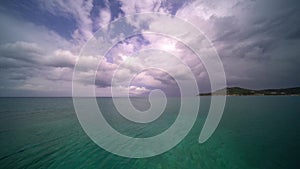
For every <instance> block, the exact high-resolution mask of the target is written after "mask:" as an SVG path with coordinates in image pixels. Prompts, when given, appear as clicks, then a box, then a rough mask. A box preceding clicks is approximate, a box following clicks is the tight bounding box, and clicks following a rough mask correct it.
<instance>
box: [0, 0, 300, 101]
mask: <svg viewBox="0 0 300 169" xmlns="http://www.w3.org/2000/svg"><path fill="white" fill-rule="evenodd" d="M147 12H155V13H161V14H168V15H172V16H175V17H178V18H181V19H183V20H185V21H187V22H189V23H191V24H192V25H194V26H196V27H197V28H198V29H199V30H201V32H202V33H203V34H204V35H205V37H206V38H207V39H209V41H210V42H211V44H212V45H213V47H214V48H215V49H216V51H217V52H218V54H219V57H220V59H221V61H222V64H223V67H224V71H225V74H226V82H227V85H228V86H229V87H233V86H239V87H244V88H251V89H266V88H286V87H296V86H300V76H299V73H300V66H299V65H300V56H299V54H300V19H299V18H300V1H298V0H186V1H184V0H145V1H138V0H136V1H135V0H131V1H128V0H111V1H106V0H100V1H98V0H64V1H61V0H48V1H46V0H45V1H43V0H27V1H21V0H19V1H18V0H2V1H1V2H0V76H1V81H0V96H3V97H5V96H10V97H14V96H27V97H30V96H72V80H73V72H74V68H75V65H76V63H77V61H78V59H79V57H81V59H82V60H83V62H84V64H85V65H86V68H84V69H82V70H81V72H80V77H78V78H80V79H79V80H78V81H77V82H76V83H80V84H78V85H81V90H82V93H83V94H84V91H85V87H86V86H94V87H95V91H96V94H97V96H111V89H112V86H113V84H112V78H113V76H114V74H115V73H116V71H117V72H118V73H117V74H118V76H116V81H117V82H120V83H119V84H118V85H117V86H114V87H115V88H116V90H117V93H118V94H119V95H120V96H122V95H124V92H126V91H129V94H130V95H133V96H144V95H147V94H149V92H150V91H151V90H153V89H161V90H163V91H164V92H166V94H167V95H170V96H173V95H174V96H176V95H178V93H180V91H179V88H178V84H177V83H176V79H179V80H180V81H186V82H187V83H188V81H189V80H190V79H189V77H188V76H187V72H185V70H186V69H185V68H184V67H185V66H188V67H189V69H190V70H191V71H192V73H193V76H194V77H195V79H196V81H197V84H198V88H199V91H200V92H207V91H209V90H210V83H209V75H208V73H207V71H206V69H205V66H204V65H203V64H202V63H201V60H199V58H198V57H197V56H195V54H194V53H193V52H192V51H191V50H190V49H189V48H188V47H186V46H185V45H184V44H182V43H181V42H178V41H177V40H175V39H172V38H169V37H165V36H162V35H157V34H146V33H145V32H143V31H141V32H140V34H139V35H136V36H133V37H129V38H126V39H122V40H121V41H120V42H118V43H117V44H115V46H114V47H113V48H111V50H109V51H108V52H107V54H106V55H105V56H97V55H88V56H81V55H80V51H82V48H83V47H85V45H86V44H87V43H88V42H89V39H91V38H93V37H94V34H95V33H96V32H99V31H100V32H105V31H110V29H113V28H111V27H109V26H108V24H109V23H111V22H113V21H116V20H118V19H120V18H122V17H126V16H130V15H133V14H136V13H147ZM126 22H127V23H126V24H124V25H123V27H124V29H126V30H129V31H130V30H136V29H137V28H139V29H141V26H140V25H137V24H136V21H135V20H128V21H126ZM147 24H148V26H160V27H164V28H166V29H168V23H163V24H159V25H157V24H156V23H154V22H151V21H150V20H149V21H147ZM155 24H156V25H155ZM146 27H147V26H145V25H144V27H142V30H146ZM118 38H120V37H118ZM199 45H201V44H200V43H199ZM205 47H206V46H203V48H205ZM149 49H157V50H162V51H165V52H168V53H171V54H172V55H176V56H177V57H178V58H179V59H180V60H182V62H179V61H177V60H174V59H169V57H167V55H166V56H165V55H164V54H161V55H159V56H158V55H157V53H155V52H154V53H151V52H150V53H148V55H147V56H135V55H136V54H137V53H139V52H141V51H145V50H149ZM100 60H101V62H100ZM125 62H126V63H125ZM183 63H184V64H183ZM95 64H97V65H98V64H99V69H98V70H97V73H96V79H95V83H94V84H90V83H89V82H88V81H87V80H86V79H89V78H91V77H93V76H94V75H95V73H94V72H93V71H91V70H92V69H89V67H93V66H94V65H95ZM120 65H122V66H120ZM144 65H154V66H162V67H165V68H166V69H167V70H168V72H166V71H162V70H159V69H143V66H144ZM172 75H174V76H172ZM128 79H132V81H130V84H129V85H127V86H126V85H125V84H124V83H122V82H125V81H128ZM195 95H196V94H195Z"/></svg>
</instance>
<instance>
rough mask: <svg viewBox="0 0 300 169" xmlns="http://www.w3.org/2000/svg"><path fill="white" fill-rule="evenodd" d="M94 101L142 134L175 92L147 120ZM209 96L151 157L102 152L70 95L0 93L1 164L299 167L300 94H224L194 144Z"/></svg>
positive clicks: (170, 112)
mask: <svg viewBox="0 0 300 169" xmlns="http://www.w3.org/2000/svg"><path fill="white" fill-rule="evenodd" d="M98 102H99V105H100V108H101V110H102V111H103V114H104V115H105V118H106V120H107V121H108V122H109V123H110V124H111V126H112V127H113V128H115V129H116V130H118V131H119V132H121V133H123V134H126V135H129V136H135V137H149V136H153V135H156V134H158V133H161V132H163V131H164V130H166V129H168V127H170V125H172V123H173V122H174V120H175V119H176V117H177V113H178V108H179V106H178V105H179V104H178V103H180V100H179V99H178V98H169V99H168V104H167V108H166V111H165V112H164V114H163V115H162V116H161V117H160V118H159V119H157V120H156V121H154V122H152V123H149V124H147V125H145V124H134V123H130V122H129V121H128V120H126V119H124V118H123V117H122V116H121V115H119V114H118V113H117V111H116V109H115V108H114V106H113V103H112V100H111V98H98ZM132 102H133V104H134V105H135V106H136V107H137V108H138V109H141V110H143V109H144V110H145V109H147V108H148V107H149V103H148V102H147V100H146V99H144V98H134V99H132ZM209 102H210V98H209V97H201V106H200V112H199V115H198V118H197V121H196V123H195V125H194V127H193V128H192V130H191V131H190V133H189V134H188V135H187V137H186V138H185V139H184V140H183V141H182V142H181V143H179V144H178V145H177V146H176V147H174V148H173V149H171V150H170V151H168V152H165V153H163V154H161V155H158V156H155V157H150V158H145V159H130V158H124V157H119V156H117V155H113V154H111V153H109V152H106V151H105V150H103V149H102V148H100V147H98V146H97V145H96V144H95V143H94V142H93V141H91V140H90V139H89V137H88V136H87V135H86V134H85V133H84V131H83V130H82V128H81V126H80V124H79V122H78V120H77V118H76V114H75V111H74V108H73V103H72V99H71V98H0V168H62V169H66V168H101V169H106V168H115V169H121V168H126V169H143V168H153V169H156V168H158V169H160V168H161V169H168V168H170V169H177V168H178V169H185V168H186V169H193V168H195V169H234V168H236V169H250V168H251V169H279V168H281V169H296V168H300V161H299V158H300V155H299V152H300V97H290V96H275V97H272V96H268V97H267V96H261V97H256V96H249V97H228V98H227V103H226V107H225V112H224V114H223V118H222V120H221V122H220V125H219V127H218V128H217V130H216V132H215V133H214V134H213V136H212V137H211V138H210V139H209V140H208V141H207V142H205V143H204V144H199V143H198V137H199V134H200V131H201V128H202V126H203V123H204V121H205V118H206V115H207V111H208V108H209Z"/></svg>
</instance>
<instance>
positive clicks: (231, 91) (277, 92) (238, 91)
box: [199, 87, 300, 96]
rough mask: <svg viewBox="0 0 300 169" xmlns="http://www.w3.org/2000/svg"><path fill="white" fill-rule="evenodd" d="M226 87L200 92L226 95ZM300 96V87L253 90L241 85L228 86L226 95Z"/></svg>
mask: <svg viewBox="0 0 300 169" xmlns="http://www.w3.org/2000/svg"><path fill="white" fill-rule="evenodd" d="M224 94H225V89H220V90H217V91H214V92H212V93H200V94H199V96H211V95H224ZM285 95H286V96H300V87H293V88H282V89H264V90H253V89H245V88H241V87H229V88H226V96H285Z"/></svg>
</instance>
